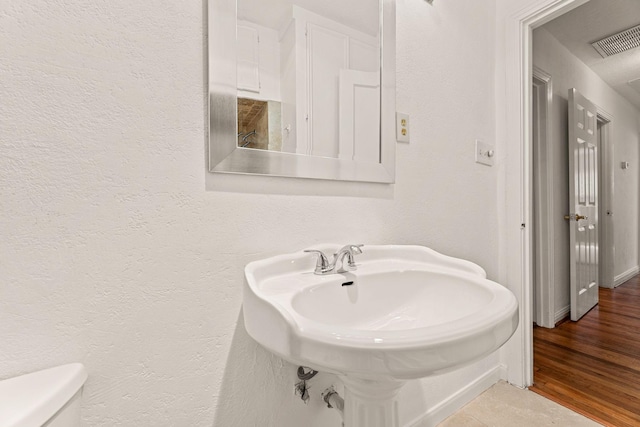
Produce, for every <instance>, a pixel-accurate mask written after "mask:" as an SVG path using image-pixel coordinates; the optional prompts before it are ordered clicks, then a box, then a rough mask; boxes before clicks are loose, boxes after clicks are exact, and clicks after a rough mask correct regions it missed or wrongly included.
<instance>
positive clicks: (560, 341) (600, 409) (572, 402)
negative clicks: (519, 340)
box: [531, 276, 640, 427]
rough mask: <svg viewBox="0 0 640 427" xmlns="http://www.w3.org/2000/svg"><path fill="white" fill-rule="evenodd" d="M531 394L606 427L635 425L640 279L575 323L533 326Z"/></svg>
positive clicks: (639, 400)
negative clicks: (544, 326)
mask: <svg viewBox="0 0 640 427" xmlns="http://www.w3.org/2000/svg"><path fill="white" fill-rule="evenodd" d="M533 336H534V356H533V364H534V375H533V380H534V385H533V387H531V390H532V391H535V392H536V393H538V394H541V395H543V396H545V397H547V398H549V399H551V400H554V401H556V402H558V403H560V404H562V405H564V406H566V407H568V408H570V409H572V410H574V411H576V412H579V413H581V414H583V415H585V416H587V417H589V418H591V419H593V420H595V421H597V422H599V423H602V424H604V425H606V426H616V427H627V426H629V427H638V426H640V276H636V277H634V278H632V279H630V280H628V281H627V282H625V283H624V284H622V285H620V286H619V287H617V288H616V289H602V288H601V289H600V302H599V304H598V305H597V306H596V307H594V308H593V309H592V310H591V311H590V312H589V313H587V314H586V315H585V316H584V317H583V318H582V319H580V321H578V322H571V321H565V322H563V323H561V324H560V325H558V326H557V327H556V328H554V329H546V328H538V327H534V330H533Z"/></svg>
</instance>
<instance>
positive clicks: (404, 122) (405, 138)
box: [396, 112, 410, 142]
mask: <svg viewBox="0 0 640 427" xmlns="http://www.w3.org/2000/svg"><path fill="white" fill-rule="evenodd" d="M403 130H404V133H403V132H402V131H403ZM409 134H410V132H409V115H408V114H405V113H398V112H396V140H397V141H398V142H409V139H410V138H409V137H410V135H409Z"/></svg>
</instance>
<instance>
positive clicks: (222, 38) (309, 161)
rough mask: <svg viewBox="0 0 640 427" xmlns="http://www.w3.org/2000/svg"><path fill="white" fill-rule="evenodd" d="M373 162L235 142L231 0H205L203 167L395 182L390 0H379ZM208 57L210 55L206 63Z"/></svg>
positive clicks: (392, 13) (393, 22)
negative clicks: (376, 146) (377, 133)
mask: <svg viewBox="0 0 640 427" xmlns="http://www.w3.org/2000/svg"><path fill="white" fill-rule="evenodd" d="M381 5H382V16H381V28H382V35H381V40H382V42H381V69H382V72H381V91H380V97H381V102H380V105H381V108H380V110H381V115H380V118H381V120H380V141H381V144H380V158H381V162H380V163H379V164H373V163H366V162H357V161H347V160H343V159H334V158H327V157H314V156H301V155H298V154H291V153H281V152H273V151H265V150H252V149H246V148H238V147H237V135H236V125H237V89H236V86H237V84H236V78H237V77H236V36H235V34H236V18H237V17H236V0H208V8H207V10H208V55H209V58H208V60H209V67H208V69H209V102H208V106H209V171H210V172H213V173H233V174H251V175H254V174H255V175H270V176H281V177H295V178H310V179H328V180H342V181H362V182H378V183H388V184H392V183H394V182H395V148H396V140H395V96H396V90H395V85H396V82H395V43H396V31H395V29H396V28H395V27H396V18H395V0H381ZM211 58H216V62H215V64H211Z"/></svg>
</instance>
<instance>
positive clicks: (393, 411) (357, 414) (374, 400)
mask: <svg viewBox="0 0 640 427" xmlns="http://www.w3.org/2000/svg"><path fill="white" fill-rule="evenodd" d="M340 379H341V380H342V382H343V383H344V427H400V419H399V414H398V391H400V388H401V387H402V386H403V385H404V382H403V381H394V380H388V381H374V380H365V379H358V378H353V377H340Z"/></svg>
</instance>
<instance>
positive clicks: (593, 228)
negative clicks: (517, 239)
mask: <svg viewBox="0 0 640 427" xmlns="http://www.w3.org/2000/svg"><path fill="white" fill-rule="evenodd" d="M569 208H570V209H571V212H570V214H569V215H568V216H567V217H566V218H567V219H568V220H569V260H570V272H571V320H573V321H576V320H578V319H580V318H581V317H582V316H584V315H585V314H586V313H587V312H588V311H589V310H590V309H591V308H592V307H593V306H595V305H596V304H597V303H598V228H597V226H598V137H597V111H596V107H595V105H594V104H593V103H592V102H591V101H589V100H588V99H587V98H585V97H584V96H582V95H581V94H580V93H579V92H578V91H577V90H576V89H575V88H572V89H569Z"/></svg>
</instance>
